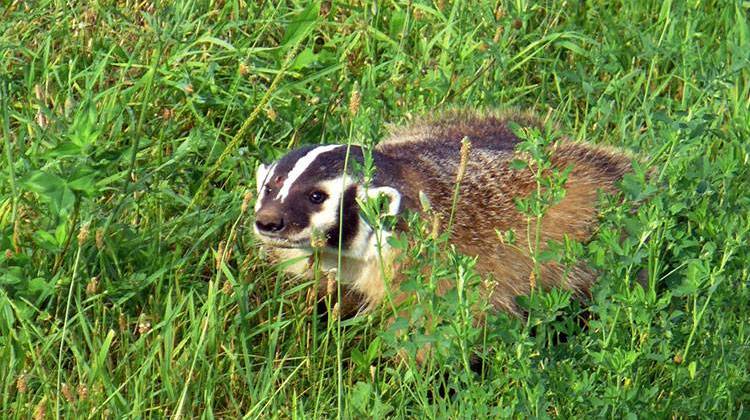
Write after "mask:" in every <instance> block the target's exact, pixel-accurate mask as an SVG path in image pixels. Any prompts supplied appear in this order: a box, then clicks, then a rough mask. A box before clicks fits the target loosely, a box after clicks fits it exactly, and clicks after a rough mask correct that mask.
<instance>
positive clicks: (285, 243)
mask: <svg viewBox="0 0 750 420" xmlns="http://www.w3.org/2000/svg"><path fill="white" fill-rule="evenodd" d="M255 235H256V237H257V238H259V239H260V240H261V242H263V244H264V245H268V246H271V247H274V248H289V249H307V248H310V239H299V240H291V239H288V238H285V237H283V236H275V235H267V234H265V233H262V232H258V230H257V229H256V230H255Z"/></svg>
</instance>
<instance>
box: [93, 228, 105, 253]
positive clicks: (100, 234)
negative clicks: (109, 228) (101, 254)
mask: <svg viewBox="0 0 750 420" xmlns="http://www.w3.org/2000/svg"><path fill="white" fill-rule="evenodd" d="M94 240H95V242H96V249H98V250H100V251H101V250H102V249H104V228H99V229H97V230H96V232H95V233H94Z"/></svg>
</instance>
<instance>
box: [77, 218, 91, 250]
mask: <svg viewBox="0 0 750 420" xmlns="http://www.w3.org/2000/svg"><path fill="white" fill-rule="evenodd" d="M88 238H89V224H88V223H84V224H83V225H82V226H81V230H79V231H78V246H81V245H83V244H84V243H86V239H88Z"/></svg>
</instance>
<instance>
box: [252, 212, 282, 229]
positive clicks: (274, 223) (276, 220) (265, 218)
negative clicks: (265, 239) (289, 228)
mask: <svg viewBox="0 0 750 420" xmlns="http://www.w3.org/2000/svg"><path fill="white" fill-rule="evenodd" d="M255 227H256V228H257V229H258V231H260V232H261V233H264V234H279V233H281V232H282V231H283V230H284V228H285V227H286V225H285V224H284V216H283V215H282V214H281V212H280V211H278V210H275V209H268V208H262V209H260V210H259V211H258V212H257V213H255Z"/></svg>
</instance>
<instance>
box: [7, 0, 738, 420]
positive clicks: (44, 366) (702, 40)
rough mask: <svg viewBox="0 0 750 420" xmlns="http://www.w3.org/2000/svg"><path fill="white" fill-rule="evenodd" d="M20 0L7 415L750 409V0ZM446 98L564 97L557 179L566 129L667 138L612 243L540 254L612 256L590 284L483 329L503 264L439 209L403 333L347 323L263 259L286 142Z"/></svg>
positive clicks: (652, 146) (542, 180) (10, 74)
mask: <svg viewBox="0 0 750 420" xmlns="http://www.w3.org/2000/svg"><path fill="white" fill-rule="evenodd" d="M6 3H7V4H4V6H3V7H2V8H0V29H1V30H0V34H2V35H0V119H1V121H0V136H2V141H0V144H1V145H2V146H0V147H1V148H2V158H1V159H0V173H1V175H0V176H1V177H2V180H3V181H2V182H0V375H1V376H2V379H1V380H0V386H2V396H0V401H1V404H0V413H1V415H2V417H9V418H20V417H24V418H27V417H30V416H37V417H38V418H42V417H45V416H47V417H51V416H57V415H59V416H61V417H88V416H91V417H103V416H112V417H118V418H119V417H145V416H149V417H150V416H157V417H162V416H165V415H178V414H179V415H182V416H191V417H192V416H201V417H206V418H212V417H217V416H221V417H239V416H247V417H268V416H278V417H293V416H294V417H302V416H305V417H332V416H334V415H337V414H340V415H341V416H343V417H354V416H372V417H380V416H385V415H388V416H395V417H449V416H450V417H454V416H457V415H458V416H461V417H467V418H476V417H480V416H492V417H605V416H606V417H626V416H627V417H628V418H637V417H639V416H640V417H659V418H661V417H688V416H695V415H696V413H700V415H705V416H708V417H721V418H724V417H732V418H742V417H746V416H747V408H746V407H747V405H748V402H749V398H748V396H749V395H750V373H749V372H750V336H749V335H748V331H747V328H746V325H747V324H748V323H747V321H748V315H747V314H748V313H750V290H748V287H749V282H748V261H749V257H750V255H748V249H749V247H748V237H749V235H748V233H749V232H750V216H749V215H750V196H749V195H748V194H747V192H746V191H747V185H750V170H749V169H748V168H750V166H749V165H748V161H749V160H750V150H749V149H748V139H750V109H749V107H750V105H748V98H749V97H750V30H749V29H750V28H749V26H748V13H749V8H748V4H747V2H741V1H736V2H727V1H704V2H673V1H662V2H655V1H650V0H638V1H631V2H619V3H617V4H609V3H606V2H563V1H559V0H549V1H546V2H536V3H535V2H527V1H523V0H519V1H512V2H505V1H501V2H499V3H497V4H494V3H488V2H478V3H477V2H465V1H464V2H461V1H458V2H443V1H435V2H430V1H394V2H389V3H372V4H371V3H360V2H350V3H339V2H301V1H288V2H281V3H278V2H267V1H263V2H236V1H233V2H222V1H216V2H215V1H201V2H195V1H186V2H175V3H173V4H168V5H159V6H148V5H146V3H137V4H128V5H127V7H123V5H115V4H110V2H94V3H87V2H79V3H76V2H73V3H61V2H51V1H44V0H42V1H40V2H36V3H34V4H29V3H26V2H9V3H8V2H6ZM355 91H356V92H357V94H356V95H353V92H355ZM355 98H356V99H357V100H356V101H355V100H354V99H355ZM356 103H358V104H359V106H355V104H356ZM441 107H459V108H460V107H478V108H493V107H503V108H505V107H519V108H523V109H530V110H533V111H535V112H537V113H538V114H540V115H547V116H548V117H547V119H548V121H549V123H550V127H551V126H558V127H563V132H562V133H557V132H548V131H544V130H542V131H540V132H534V131H526V132H522V135H523V136H524V138H525V139H526V142H525V143H524V145H525V146H524V147H525V148H526V150H525V151H526V152H527V153H528V155H529V156H530V157H531V161H530V162H532V163H533V165H535V166H532V167H531V169H534V168H536V169H539V168H543V167H544V165H545V164H546V163H547V162H548V156H546V155H545V149H544V147H543V146H544V145H545V144H548V143H549V142H550V141H551V140H552V139H554V138H558V137H560V136H562V135H566V136H569V137H571V138H573V139H574V140H586V141H591V142H594V143H598V144H606V145H614V146H620V147H625V148H627V149H630V150H632V151H634V152H636V153H638V154H640V155H642V156H644V157H646V161H645V162H643V163H635V169H634V173H633V174H631V175H629V176H627V177H626V178H625V179H624V180H623V182H622V190H623V193H622V195H621V196H620V197H603V198H602V203H603V205H602V217H601V219H602V224H601V228H600V230H599V231H598V232H597V234H596V236H595V238H594V239H593V240H592V241H591V242H590V243H589V244H575V243H568V242H566V243H561V244H554V246H553V247H552V248H550V249H551V250H552V252H548V253H546V254H545V253H544V252H539V255H537V258H538V260H539V261H541V262H543V261H546V260H547V259H556V260H558V261H560V262H561V263H563V264H572V263H573V262H574V261H575V260H576V259H581V258H585V259H586V260H587V261H588V262H589V263H590V264H591V265H592V266H593V267H595V268H597V269H598V270H599V271H600V273H601V278H600V281H599V282H598V284H597V286H596V288H595V289H594V292H593V296H592V298H591V300H590V301H589V302H579V301H577V300H575V299H573V298H572V297H571V296H570V293H568V292H564V291H559V290H552V291H538V292H535V293H534V294H532V295H531V296H529V297H528V298H526V299H522V302H520V303H521V304H522V305H523V306H524V307H526V308H527V309H528V311H529V314H530V316H529V317H528V319H525V320H519V319H515V318H512V317H509V316H507V315H505V314H489V313H488V314H487V319H486V322H485V323H484V326H483V327H482V328H478V327H476V326H475V325H474V324H475V323H474V317H475V316H476V309H477V308H481V307H482V305H483V302H482V301H481V299H479V297H478V296H477V292H476V290H477V287H476V286H477V285H478V284H480V283H481V282H482V281H485V280H486V279H481V278H479V277H478V276H477V275H476V274H475V273H474V272H473V270H472V266H473V261H472V260H471V259H470V258H467V257H465V256H461V255H460V254H458V253H456V252H455V250H453V249H452V248H451V247H450V245H449V244H450V241H449V240H448V236H447V233H443V234H442V235H434V234H433V232H432V229H431V226H429V223H430V221H429V220H428V221H423V220H418V219H416V218H413V219H410V220H409V223H410V225H411V226H412V228H413V229H412V232H413V233H412V235H410V236H397V237H393V238H391V241H392V245H394V246H397V247H401V248H402V249H404V251H405V257H404V258H406V259H407V260H408V261H409V262H411V264H408V265H407V267H406V268H405V272H406V274H407V278H408V280H407V281H406V282H405V283H404V284H403V286H402V287H403V288H405V289H407V290H412V291H413V292H414V296H413V299H414V300H413V308H412V309H411V310H410V311H409V312H407V313H406V315H405V316H402V317H401V318H400V319H396V321H395V322H390V321H389V319H390V318H391V317H392V316H393V314H394V313H395V314H397V315H399V314H402V313H403V312H401V311H399V310H398V308H393V307H391V306H389V305H387V304H386V305H384V307H383V308H380V309H379V310H377V311H374V312H372V313H369V314H367V315H365V316H362V317H358V318H354V319H350V320H347V321H344V322H342V323H338V322H336V321H335V319H334V318H333V317H328V318H327V319H326V320H323V319H322V318H320V317H318V316H317V312H316V311H317V310H316V308H315V307H314V306H315V305H312V304H311V299H308V298H307V296H306V294H307V291H308V290H309V289H310V287H311V285H310V282H306V283H304V282H299V281H296V280H294V279H289V278H288V277H285V276H283V275H280V274H278V273H279V270H278V269H279V267H274V266H271V265H269V264H268V263H266V262H264V260H263V258H262V256H261V255H259V252H258V250H257V246H256V243H255V242H254V239H253V237H252V232H251V229H248V228H247V226H249V225H250V224H251V223H252V215H251V214H250V213H251V212H252V203H253V198H252V195H253V192H254V185H255V180H254V179H253V177H254V170H255V168H256V166H257V164H258V162H259V161H261V160H264V161H268V160H269V159H272V158H275V157H278V156H280V155H282V154H283V153H284V152H285V151H287V150H288V149H289V148H291V147H294V146H296V145H299V144H303V143H321V142H338V143H346V142H354V143H361V144H364V145H372V144H375V143H376V142H377V141H378V140H379V139H380V138H381V137H382V136H383V134H384V132H385V125H386V123H387V122H393V123H404V122H407V121H409V119H410V118H412V117H413V116H415V115H419V114H423V113H429V112H431V111H433V110H435V109H438V108H441ZM521 163H522V162H519V165H518V166H519V167H524V165H526V164H528V162H523V165H521ZM361 169H362V171H363V172H364V173H365V174H366V175H369V176H371V174H372V170H373V168H372V167H371V165H367V164H366V165H365V167H364V168H361ZM374 170H377V168H375V169H374ZM542 174H543V173H542V172H539V173H538V175H542ZM564 175H565V174H564V171H561V172H560V173H557V174H552V176H551V177H546V176H544V175H542V176H539V177H538V178H537V179H538V180H539V185H540V187H544V188H540V189H539V193H538V194H537V195H536V196H535V197H531V198H529V199H527V200H520V201H519V206H521V208H522V209H523V210H524V211H525V212H526V213H527V214H529V215H530V217H531V220H532V227H533V226H534V225H533V220H534V218H536V217H537V216H539V215H543V213H544V211H545V208H547V207H548V206H549V205H551V204H552V203H554V201H555V200H557V199H559V197H560V194H564V192H563V190H562V189H561V188H557V187H559V186H561V185H563V184H564ZM368 217H370V218H375V219H377V220H379V222H380V223H384V224H386V225H388V224H390V223H392V222H393V221H392V220H388V219H387V218H385V219H383V218H382V217H379V216H378V215H377V212H376V211H374V210H373V211H372V212H371V214H369V215H368ZM533 232H534V231H533V230H532V233H533ZM502 234H503V236H502V237H503V239H504V240H507V241H511V242H512V240H513V238H512V236H513V233H502ZM515 234H516V235H518V234H526V232H515ZM498 240H499V239H498ZM542 245H544V244H542ZM640 274H642V277H643V279H644V282H643V284H644V285H643V286H642V285H641V284H640V283H639V281H638V280H637V279H638V277H639V275H640ZM443 279H451V280H455V281H456V284H461V286H460V287H456V288H454V289H453V290H451V291H449V292H448V293H446V294H440V293H436V287H437V282H439V281H440V280H443ZM329 309H330V308H329ZM394 311H395V312H394ZM396 318H399V317H398V316H397V317H396ZM426 343H431V344H432V348H433V349H434V355H433V356H432V357H430V358H429V359H428V363H427V364H426V365H425V366H422V367H418V366H416V365H415V364H414V358H415V357H416V354H417V351H418V350H419V349H420V348H422V347H423V346H424V344H426ZM399 354H401V355H405V356H406V357H405V358H403V359H402V358H401V357H400V356H399ZM477 358H478V359H479V360H481V361H482V362H483V363H482V369H481V373H479V374H476V373H474V372H473V371H472V370H471V369H470V367H471V366H470V365H471V364H472V363H473V362H475V361H476V359H477Z"/></svg>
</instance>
